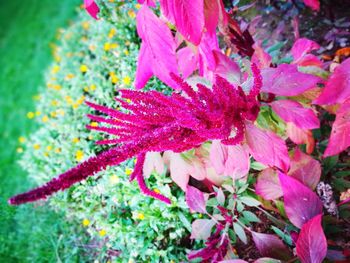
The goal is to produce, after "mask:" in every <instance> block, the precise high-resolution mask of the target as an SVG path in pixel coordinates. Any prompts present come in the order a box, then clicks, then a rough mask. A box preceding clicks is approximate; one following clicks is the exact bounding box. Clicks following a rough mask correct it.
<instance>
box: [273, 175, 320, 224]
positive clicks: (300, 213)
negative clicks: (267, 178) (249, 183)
mask: <svg viewBox="0 0 350 263" xmlns="http://www.w3.org/2000/svg"><path fill="white" fill-rule="evenodd" d="M278 176H279V179H280V183H281V186H282V191H283V198H284V207H285V211H286V214H287V216H288V218H289V220H290V221H291V222H292V223H293V224H294V225H295V226H296V227H298V228H301V227H302V226H303V224H305V223H306V222H307V221H309V220H310V219H311V218H313V217H314V216H316V215H318V214H320V213H322V207H323V205H322V202H321V200H320V198H319V197H318V196H317V195H316V194H315V193H314V192H312V191H311V190H310V189H309V188H308V187H306V186H305V185H303V184H302V183H300V182H299V181H298V180H296V179H294V178H292V177H291V176H288V175H285V174H283V173H280V172H279V174H278Z"/></svg>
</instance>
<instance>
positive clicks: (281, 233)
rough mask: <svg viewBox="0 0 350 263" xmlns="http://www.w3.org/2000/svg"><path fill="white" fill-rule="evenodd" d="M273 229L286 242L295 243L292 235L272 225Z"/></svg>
mask: <svg viewBox="0 0 350 263" xmlns="http://www.w3.org/2000/svg"><path fill="white" fill-rule="evenodd" d="M271 228H272V230H273V231H274V232H275V233H276V234H277V235H278V236H279V237H280V238H282V240H283V241H284V242H286V243H287V244H288V245H290V246H292V245H293V240H292V238H291V237H290V235H288V234H286V233H284V232H283V231H282V230H280V229H279V228H277V227H275V226H271Z"/></svg>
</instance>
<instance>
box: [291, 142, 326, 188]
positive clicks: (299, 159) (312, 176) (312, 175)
mask: <svg viewBox="0 0 350 263" xmlns="http://www.w3.org/2000/svg"><path fill="white" fill-rule="evenodd" d="M288 175H290V176H292V177H294V178H296V179H298V180H299V181H300V182H302V183H303V184H304V185H307V186H309V187H310V188H311V189H315V188H316V186H317V184H318V183H319V181H320V177H321V164H320V163H319V162H318V161H317V160H315V159H314V158H312V157H311V156H310V155H307V154H305V153H303V152H302V151H300V150H299V148H296V150H295V153H294V156H293V157H292V159H291V163H290V169H289V171H288Z"/></svg>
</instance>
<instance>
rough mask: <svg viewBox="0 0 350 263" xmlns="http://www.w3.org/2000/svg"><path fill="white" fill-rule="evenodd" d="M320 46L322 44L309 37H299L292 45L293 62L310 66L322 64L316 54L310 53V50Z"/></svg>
mask: <svg viewBox="0 0 350 263" xmlns="http://www.w3.org/2000/svg"><path fill="white" fill-rule="evenodd" d="M319 48H320V45H319V44H317V43H316V42H314V41H312V40H310V39H307V38H299V39H298V40H297V41H295V43H294V45H293V47H292V55H293V58H294V61H293V63H295V64H298V65H300V66H310V65H315V64H316V66H320V65H321V64H322V62H321V61H320V60H319V59H318V58H317V57H316V56H314V55H311V54H308V53H309V52H311V51H313V50H317V49H319ZM311 62H312V63H311Z"/></svg>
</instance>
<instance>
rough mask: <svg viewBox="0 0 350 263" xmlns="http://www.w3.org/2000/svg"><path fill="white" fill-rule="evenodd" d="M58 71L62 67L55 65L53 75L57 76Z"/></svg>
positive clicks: (52, 70)
mask: <svg viewBox="0 0 350 263" xmlns="http://www.w3.org/2000/svg"><path fill="white" fill-rule="evenodd" d="M58 71H60V67H59V66H58V65H54V66H53V67H52V69H51V73H52V74H56V73H57V72H58Z"/></svg>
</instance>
